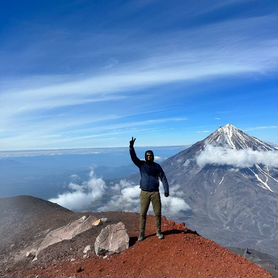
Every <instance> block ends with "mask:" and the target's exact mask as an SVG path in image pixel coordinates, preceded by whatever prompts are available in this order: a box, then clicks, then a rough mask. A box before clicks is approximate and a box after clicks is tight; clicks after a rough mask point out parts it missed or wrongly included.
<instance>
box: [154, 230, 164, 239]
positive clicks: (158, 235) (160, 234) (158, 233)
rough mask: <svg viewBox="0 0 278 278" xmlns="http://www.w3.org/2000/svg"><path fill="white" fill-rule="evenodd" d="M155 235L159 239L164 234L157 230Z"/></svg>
mask: <svg viewBox="0 0 278 278" xmlns="http://www.w3.org/2000/svg"><path fill="white" fill-rule="evenodd" d="M156 236H157V237H158V238H159V239H163V238H164V235H163V234H162V233H160V232H157V233H156Z"/></svg>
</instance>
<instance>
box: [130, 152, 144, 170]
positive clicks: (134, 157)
mask: <svg viewBox="0 0 278 278" xmlns="http://www.w3.org/2000/svg"><path fill="white" fill-rule="evenodd" d="M129 153H130V157H131V160H132V161H133V163H134V164H135V165H136V166H137V167H139V168H140V166H141V165H142V161H141V160H140V159H139V158H138V157H137V155H136V152H135V150H134V147H129Z"/></svg>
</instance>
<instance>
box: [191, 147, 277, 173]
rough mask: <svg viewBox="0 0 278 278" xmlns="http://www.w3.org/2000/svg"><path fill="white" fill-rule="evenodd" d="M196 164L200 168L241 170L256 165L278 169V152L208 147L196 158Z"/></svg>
mask: <svg viewBox="0 0 278 278" xmlns="http://www.w3.org/2000/svg"><path fill="white" fill-rule="evenodd" d="M196 162H197V164H198V165H199V166H200V167H203V166H205V165H206V164H214V165H230V166H234V167H239V168H245V167H252V166H253V165H255V164H263V165H266V166H269V167H278V152H277V151H254V150H252V149H245V150H234V149H227V148H223V147H214V146H210V145H208V146H207V147H206V148H205V150H204V151H202V152H201V153H200V154H199V155H198V156H197V157H196Z"/></svg>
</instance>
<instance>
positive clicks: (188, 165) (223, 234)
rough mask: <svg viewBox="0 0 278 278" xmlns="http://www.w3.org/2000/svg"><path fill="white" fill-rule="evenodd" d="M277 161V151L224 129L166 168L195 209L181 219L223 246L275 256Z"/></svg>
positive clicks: (252, 138)
mask: <svg viewBox="0 0 278 278" xmlns="http://www.w3.org/2000/svg"><path fill="white" fill-rule="evenodd" d="M276 157H277V150H276V148H275V147H273V146H271V145H269V144H267V143H264V142H262V141H261V140H259V139H257V138H254V137H251V136H249V135H247V134H246V133H244V132H243V131H241V130H239V129H237V128H235V127H234V126H232V125H226V126H225V127H222V128H219V129H218V130H216V131H215V132H214V133H212V134H211V135H210V136H208V137H207V138H205V139H204V140H202V141H200V142H197V143H196V144H194V145H193V146H191V147H190V148H188V149H186V150H184V151H182V152H180V153H178V154H177V155H175V156H173V157H171V158H169V159H167V160H166V161H165V162H164V163H163V164H162V167H163V169H164V170H165V172H166V173H167V177H168V180H169V182H170V184H171V185H172V186H173V185H179V186H180V189H181V191H182V192H183V194H184V196H185V197H184V200H185V201H186V203H188V204H189V206H190V207H191V208H192V215H191V216H190V217H186V216H184V218H183V219H181V220H183V221H185V222H186V223H187V224H188V225H189V226H190V227H192V228H194V229H197V230H198V231H199V232H200V233H201V234H202V235H204V236H206V237H208V238H210V239H213V240H216V241H217V242H219V243H221V244H224V245H227V246H234V247H241V248H246V247H249V248H253V249H257V250H260V251H262V252H266V253H269V254H271V255H274V256H277V254H276V249H275V242H277V235H276V217H277V212H276V204H277V192H278V185H277V180H278V175H277V173H278V169H277V166H276V167H274V166H275V163H276V162H275V161H274V162H273V160H274V159H276ZM267 159H268V162H269V163H270V166H269V165H265V164H264V160H267ZM271 163H272V164H271ZM273 164H274V166H273ZM181 218H182V217H181Z"/></svg>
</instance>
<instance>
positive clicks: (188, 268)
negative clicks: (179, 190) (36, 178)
mask: <svg viewBox="0 0 278 278" xmlns="http://www.w3.org/2000/svg"><path fill="white" fill-rule="evenodd" d="M3 204H4V205H5V206H9V204H12V205H13V206H14V208H15V210H16V211H17V207H18V204H20V206H21V208H22V210H21V212H22V214H25V215H26V217H27V218H28V219H29V220H30V222H29V224H30V223H32V219H33V223H36V221H37V220H38V218H37V216H38V215H40V217H41V222H40V223H41V225H33V227H32V236H33V237H29V236H28V235H26V234H24V233H22V234H21V236H20V237H19V235H17V236H18V240H19V241H21V242H22V246H23V247H25V246H26V245H30V244H32V242H33V241H34V240H36V239H38V238H43V235H45V234H46V231H49V230H52V229H53V227H54V225H53V219H52V218H50V217H49V215H52V216H53V217H54V216H55V219H56V221H55V222H56V225H58V222H60V224H61V225H64V224H67V223H70V222H71V220H70V219H69V218H68V219H67V221H66V219H64V220H63V221H62V219H63V218H65V216H66V215H67V213H68V212H69V211H67V210H65V209H63V208H61V207H58V206H57V205H55V204H53V203H50V202H47V201H43V200H38V199H36V198H33V197H17V198H9V199H8V200H7V199H4V200H3V199H0V206H1V207H2V208H3V207H4V206H3ZM9 207H10V209H9V210H10V212H12V211H13V209H12V207H11V206H9ZM42 211H43V212H44V215H42V214H41V213H40V212H42ZM54 211H55V215H54V214H53V212H54ZM37 212H39V213H37ZM70 213H71V217H73V216H75V217H77V218H79V217H80V214H77V213H72V212H70ZM89 214H93V215H94V216H95V217H97V218H101V217H105V218H107V219H108V220H107V222H106V223H104V224H103V225H101V226H97V227H92V229H91V230H88V231H86V232H84V233H82V234H80V235H78V236H77V237H76V238H73V239H70V240H64V241H62V242H59V243H56V244H54V245H51V246H49V247H48V248H46V249H44V250H43V251H42V252H41V253H40V254H39V255H38V258H37V260H35V261H32V259H33V258H32V257H25V256H24V257H23V258H22V260H21V261H20V262H17V263H16V264H13V261H12V256H11V257H10V258H11V260H10V261H7V262H6V263H5V262H3V261H2V260H1V261H0V276H4V277H73V276H74V277H269V278H270V277H271V274H270V273H269V272H267V271H266V270H264V269H262V268H261V267H259V266H258V265H255V264H253V263H251V262H249V261H247V260H246V259H245V258H243V257H240V256H238V255H236V254H234V253H233V252H231V251H229V250H228V249H226V248H223V247H221V246H219V245H218V244H216V243H215V242H213V241H211V240H208V239H205V238H203V237H201V236H199V235H198V234H197V233H196V232H193V231H191V230H189V229H188V228H187V227H186V226H185V225H184V224H176V223H175V222H173V221H169V220H167V219H166V218H163V232H164V234H165V239H164V240H159V239H158V238H157V237H156V236H155V231H156V225H155V218H154V217H152V216H149V217H148V221H147V238H146V240H144V241H143V242H140V243H137V242H136V240H137V235H138V232H139V231H138V220H139V215H138V214H136V213H122V212H106V213H89ZM86 215H88V213H86ZM11 217H12V216H11ZM12 218H13V217H12ZM73 218H74V217H73ZM119 221H122V222H123V223H124V224H125V226H126V228H127V231H128V234H129V237H130V247H129V249H127V250H126V251H124V252H122V253H121V254H117V255H112V256H109V257H108V258H102V257H97V256H96V255H95V254H94V251H93V248H91V251H90V252H89V253H87V256H86V257H84V253H83V250H84V247H85V246H87V245H88V244H90V245H93V244H94V241H95V239H96V236H97V235H98V234H99V233H100V231H101V229H102V228H104V227H105V226H106V225H107V224H112V223H118V222H119ZM42 223H43V224H42ZM42 226H43V228H44V229H47V230H46V231H45V230H43V231H42ZM6 228H7V231H8V232H9V233H11V234H14V233H16V229H15V227H10V226H7V227H6ZM12 228H13V229H12ZM26 232H30V231H26ZM26 236H27V237H26ZM10 252H11V253H12V252H13V248H11V250H10ZM0 255H2V256H3V255H5V254H3V253H2V254H1V253H0Z"/></svg>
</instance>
